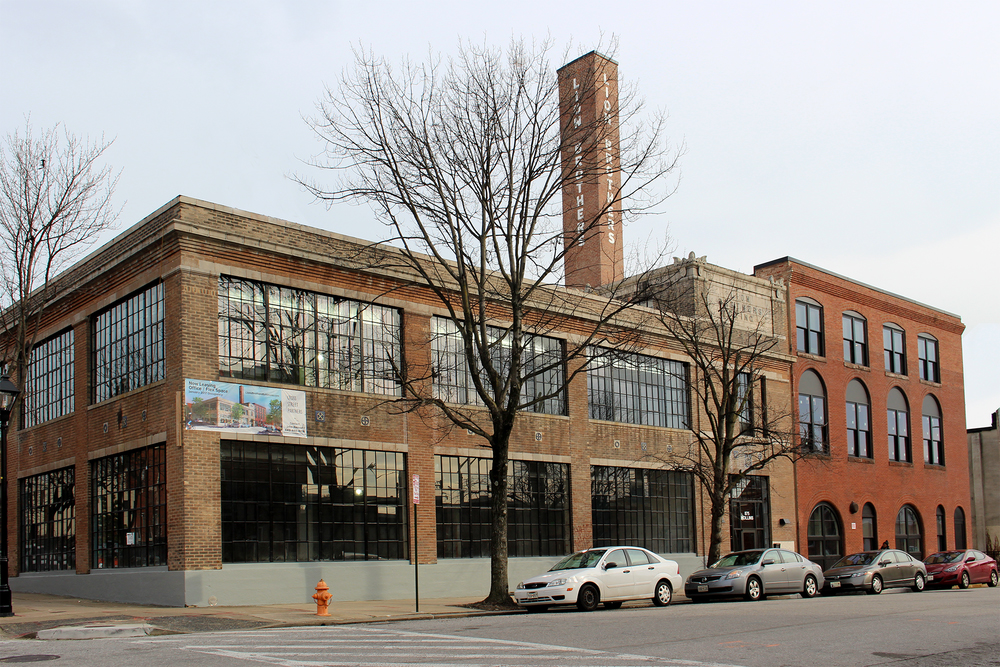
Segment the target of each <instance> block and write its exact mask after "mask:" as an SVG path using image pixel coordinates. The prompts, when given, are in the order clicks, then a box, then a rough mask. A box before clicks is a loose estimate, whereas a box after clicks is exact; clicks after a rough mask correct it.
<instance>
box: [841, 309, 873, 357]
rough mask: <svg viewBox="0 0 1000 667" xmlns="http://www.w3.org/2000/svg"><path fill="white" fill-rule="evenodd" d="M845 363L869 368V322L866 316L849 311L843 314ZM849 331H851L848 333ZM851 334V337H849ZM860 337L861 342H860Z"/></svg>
mask: <svg viewBox="0 0 1000 667" xmlns="http://www.w3.org/2000/svg"><path fill="white" fill-rule="evenodd" d="M842 317H843V329H844V361H845V362H847V363H850V364H856V365H858V366H865V367H867V366H868V320H867V319H865V317H864V315H861V314H860V313H858V312H855V311H853V310H849V311H846V312H844V313H843V315H842ZM848 329H849V330H850V331H848ZM848 333H850V337H848ZM859 336H860V340H859Z"/></svg>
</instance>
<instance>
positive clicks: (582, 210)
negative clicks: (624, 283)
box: [558, 51, 625, 289]
mask: <svg viewBox="0 0 1000 667" xmlns="http://www.w3.org/2000/svg"><path fill="white" fill-rule="evenodd" d="M558 75H559V113H560V123H561V127H562V140H563V151H562V161H563V169H564V172H565V173H567V174H569V176H568V178H567V180H566V183H565V185H564V186H563V233H564V240H565V243H566V257H565V260H564V262H563V264H564V266H563V268H564V269H565V272H566V286H567V287H576V288H580V289H586V288H587V287H599V286H601V285H607V284H609V283H613V282H615V281H618V280H622V279H623V278H624V277H625V270H624V265H623V259H622V234H621V232H622V226H621V206H620V203H619V199H618V194H619V191H620V189H621V161H620V160H621V150H620V142H619V131H618V63H616V62H615V61H613V60H611V59H609V58H606V57H604V56H602V55H601V54H599V53H597V52H596V51H591V52H590V53H588V54H586V55H584V56H580V57H579V58H577V59H576V60H574V61H573V62H571V63H569V64H567V65H563V66H562V67H561V68H560V69H559V72H558Z"/></svg>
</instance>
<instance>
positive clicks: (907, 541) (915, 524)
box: [896, 505, 923, 560]
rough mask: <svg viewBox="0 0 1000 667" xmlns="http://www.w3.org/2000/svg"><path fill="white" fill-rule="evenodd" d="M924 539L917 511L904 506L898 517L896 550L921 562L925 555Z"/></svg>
mask: <svg viewBox="0 0 1000 667" xmlns="http://www.w3.org/2000/svg"><path fill="white" fill-rule="evenodd" d="M922 538H923V535H922V534H921V530H920V522H919V521H918V520H917V511H916V510H915V509H913V507H912V506H910V505H903V506H902V507H901V508H900V510H899V513H898V514H897V515H896V548H897V549H899V550H901V551H905V552H906V553H908V554H910V555H911V556H913V557H914V558H916V559H918V560H919V559H920V558H921V557H922V555H923V547H922V546H921V544H922V542H923V539H922Z"/></svg>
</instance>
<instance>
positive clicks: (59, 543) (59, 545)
mask: <svg viewBox="0 0 1000 667" xmlns="http://www.w3.org/2000/svg"><path fill="white" fill-rule="evenodd" d="M67 492H68V494H69V497H68V498H66V497H65V495H66V493H67ZM18 494H19V495H18V515H19V521H18V528H19V530H18V547H19V548H18V562H19V570H20V571H21V572H51V571H66V570H75V569H76V468H74V467H73V466H68V467H65V468H59V469H57V470H50V471H48V472H44V473H41V474H38V475H32V476H30V477H22V478H21V479H19V480H18Z"/></svg>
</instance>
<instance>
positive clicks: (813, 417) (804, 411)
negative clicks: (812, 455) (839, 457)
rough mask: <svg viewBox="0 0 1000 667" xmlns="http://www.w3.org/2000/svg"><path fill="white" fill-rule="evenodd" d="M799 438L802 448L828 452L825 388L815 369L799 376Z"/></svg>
mask: <svg viewBox="0 0 1000 667" xmlns="http://www.w3.org/2000/svg"><path fill="white" fill-rule="evenodd" d="M799 440H800V444H801V445H802V448H803V449H805V450H808V451H813V452H826V453H829V451H830V450H829V442H830V440H829V437H828V434H827V429H826V390H824V389H823V382H822V380H820V379H819V375H817V374H816V373H815V371H806V372H805V373H803V374H802V377H800V378H799Z"/></svg>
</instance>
